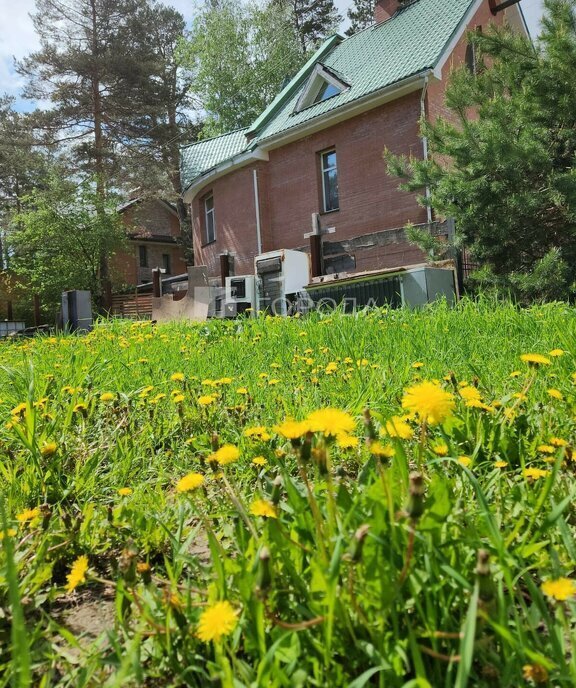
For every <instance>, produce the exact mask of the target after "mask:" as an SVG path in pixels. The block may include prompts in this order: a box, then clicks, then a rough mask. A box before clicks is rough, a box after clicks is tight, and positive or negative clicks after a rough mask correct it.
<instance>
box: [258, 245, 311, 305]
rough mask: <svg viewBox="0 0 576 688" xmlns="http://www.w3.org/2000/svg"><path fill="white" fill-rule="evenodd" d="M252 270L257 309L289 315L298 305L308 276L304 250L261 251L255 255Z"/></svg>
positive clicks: (308, 264) (306, 258)
mask: <svg viewBox="0 0 576 688" xmlns="http://www.w3.org/2000/svg"><path fill="white" fill-rule="evenodd" d="M254 272H255V273H256V278H257V305H258V310H259V311H267V312H268V313H271V314H272V315H290V314H291V313H293V312H294V311H295V310H297V309H298V304H299V302H300V301H301V300H302V296H303V294H304V288H305V287H306V285H307V284H308V282H309V279H310V260H309V257H308V254H307V253H304V252H302V251H291V250H288V249H281V250H279V251H269V252H268V253H263V254H261V255H259V256H256V258H255V259H254Z"/></svg>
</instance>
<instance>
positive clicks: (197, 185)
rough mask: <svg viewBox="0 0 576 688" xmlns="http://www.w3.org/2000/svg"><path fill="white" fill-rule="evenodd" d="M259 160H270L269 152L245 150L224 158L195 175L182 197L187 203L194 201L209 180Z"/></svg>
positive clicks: (256, 149)
mask: <svg viewBox="0 0 576 688" xmlns="http://www.w3.org/2000/svg"><path fill="white" fill-rule="evenodd" d="M258 160H264V161H267V160H268V153H267V152H266V151H263V150H262V149H261V148H255V149H254V150H250V151H245V152H242V153H239V154H237V155H233V156H232V157H231V158H228V159H226V160H223V161H222V162H220V163H218V165H214V167H211V168H210V169H209V170H206V171H205V172H203V173H202V174H201V175H199V176H198V177H195V178H194V179H193V180H192V181H191V182H190V184H189V185H188V186H187V187H186V189H185V190H184V192H183V193H182V199H183V200H184V202H185V203H192V199H193V198H194V196H195V195H196V192H197V191H198V190H199V189H202V188H203V187H205V186H206V185H207V184H208V183H209V182H211V181H214V180H215V179H218V178H219V177H222V176H224V175H225V174H228V172H232V171H233V170H237V169H239V168H240V167H244V166H245V165H248V164H249V163H251V162H254V161H258Z"/></svg>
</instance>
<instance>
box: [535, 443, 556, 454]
mask: <svg viewBox="0 0 576 688" xmlns="http://www.w3.org/2000/svg"><path fill="white" fill-rule="evenodd" d="M536 449H537V450H538V451H539V452H540V453H541V454H553V453H554V452H555V451H556V449H555V448H554V447H553V446H552V445H551V444H539V445H538V446H537V447H536Z"/></svg>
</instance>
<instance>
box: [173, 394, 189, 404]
mask: <svg viewBox="0 0 576 688" xmlns="http://www.w3.org/2000/svg"><path fill="white" fill-rule="evenodd" d="M184 399H186V397H185V396H184V395H183V394H175V395H174V396H173V397H172V401H173V402H174V403H175V404H181V403H182V402H183V401H184Z"/></svg>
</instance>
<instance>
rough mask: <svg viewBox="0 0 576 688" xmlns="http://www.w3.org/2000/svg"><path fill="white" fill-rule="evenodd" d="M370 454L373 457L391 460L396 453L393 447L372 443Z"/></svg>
mask: <svg viewBox="0 0 576 688" xmlns="http://www.w3.org/2000/svg"><path fill="white" fill-rule="evenodd" d="M370 453H371V454H372V455H373V456H379V457H381V458H383V459H391V458H392V457H393V456H394V454H395V453H396V452H395V450H394V447H392V446H391V445H389V444H382V443H381V442H372V443H371V444H370Z"/></svg>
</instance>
